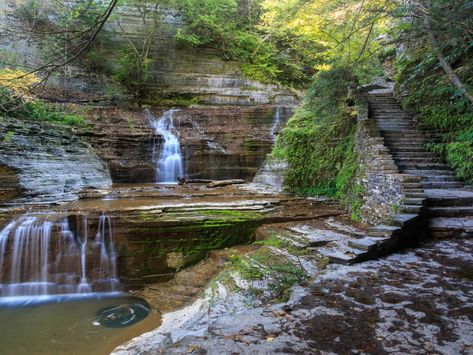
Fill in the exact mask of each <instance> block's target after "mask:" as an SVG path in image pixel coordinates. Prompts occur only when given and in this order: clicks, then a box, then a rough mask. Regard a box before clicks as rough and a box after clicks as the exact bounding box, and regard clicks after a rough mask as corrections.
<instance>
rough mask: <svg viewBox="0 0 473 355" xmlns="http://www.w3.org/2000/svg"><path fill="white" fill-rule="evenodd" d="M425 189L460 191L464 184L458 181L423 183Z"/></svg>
mask: <svg viewBox="0 0 473 355" xmlns="http://www.w3.org/2000/svg"><path fill="white" fill-rule="evenodd" d="M422 186H423V187H424V189H460V188H462V187H463V184H462V183H460V182H456V181H433V182H422Z"/></svg>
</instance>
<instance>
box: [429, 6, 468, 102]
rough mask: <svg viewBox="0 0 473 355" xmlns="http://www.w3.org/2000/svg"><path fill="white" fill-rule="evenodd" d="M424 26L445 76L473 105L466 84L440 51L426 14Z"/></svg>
mask: <svg viewBox="0 0 473 355" xmlns="http://www.w3.org/2000/svg"><path fill="white" fill-rule="evenodd" d="M424 25H425V29H426V31H427V35H428V37H429V40H430V42H431V44H432V47H433V48H434V50H435V52H436V55H437V59H438V60H439V62H440V65H441V66H442V68H443V70H444V71H445V74H447V77H448V79H449V80H450V82H451V83H452V84H453V85H454V86H455V87H456V88H457V89H458V90H460V92H461V93H462V95H463V96H464V97H465V98H466V99H467V100H468V101H470V103H472V104H473V96H472V95H471V94H470V93H469V92H468V90H467V88H466V86H465V84H463V82H462V81H461V80H460V78H459V77H458V76H457V74H455V71H454V70H453V68H452V67H451V66H450V64H449V63H448V62H447V59H445V57H444V55H443V53H442V51H441V50H440V48H439V46H438V42H437V39H436V38H435V35H434V32H433V30H432V26H431V25H430V20H429V15H427V14H425V15H424Z"/></svg>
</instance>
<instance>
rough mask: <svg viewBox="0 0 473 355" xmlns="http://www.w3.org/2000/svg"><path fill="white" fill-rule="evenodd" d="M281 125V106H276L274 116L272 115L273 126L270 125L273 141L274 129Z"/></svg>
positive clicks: (274, 136)
mask: <svg viewBox="0 0 473 355" xmlns="http://www.w3.org/2000/svg"><path fill="white" fill-rule="evenodd" d="M280 125H281V108H280V107H276V110H275V111H274V117H273V126H272V127H271V132H270V134H271V139H272V140H273V142H274V141H275V140H276V131H277V130H278V129H279V126H280Z"/></svg>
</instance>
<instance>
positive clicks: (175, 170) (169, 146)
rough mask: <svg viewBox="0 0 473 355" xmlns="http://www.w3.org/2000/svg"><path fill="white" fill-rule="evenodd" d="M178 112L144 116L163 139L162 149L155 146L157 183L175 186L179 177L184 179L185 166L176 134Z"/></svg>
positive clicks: (169, 111) (146, 111) (146, 113)
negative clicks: (175, 114)
mask: <svg viewBox="0 0 473 355" xmlns="http://www.w3.org/2000/svg"><path fill="white" fill-rule="evenodd" d="M176 111H178V110H168V111H165V112H164V113H163V114H162V116H161V117H159V118H156V117H154V116H153V115H152V114H151V112H150V111H149V110H147V109H146V110H145V112H144V114H145V117H146V119H147V120H148V121H149V123H150V126H151V127H152V128H153V129H154V133H155V134H156V135H159V136H161V137H163V143H162V144H161V147H160V148H161V149H159V146H158V145H157V144H156V141H155V142H154V144H153V161H154V162H155V163H156V165H157V168H156V182H158V183H164V184H175V183H177V179H178V178H179V177H184V167H183V166H184V164H183V159H182V154H181V146H180V143H179V138H178V135H177V134H176V133H175V132H174V130H175V128H174V113H175V112H176Z"/></svg>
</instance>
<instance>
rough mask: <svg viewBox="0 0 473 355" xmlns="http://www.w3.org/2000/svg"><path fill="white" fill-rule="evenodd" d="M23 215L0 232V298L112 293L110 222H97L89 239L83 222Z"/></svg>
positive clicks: (102, 218) (115, 281) (114, 287)
mask: <svg viewBox="0 0 473 355" xmlns="http://www.w3.org/2000/svg"><path fill="white" fill-rule="evenodd" d="M48 217H49V216H48V215H25V216H22V217H20V218H18V219H16V220H14V221H12V222H10V223H9V224H8V225H7V226H6V227H5V228H4V229H3V230H2V231H0V296H2V297H7V296H39V295H56V294H75V293H90V292H102V291H103V292H107V291H117V290H118V287H119V282H118V279H117V271H116V258H117V255H116V252H115V245H114V240H113V232H112V223H111V220H110V217H108V216H107V215H102V216H100V218H99V226H98V232H97V234H96V236H95V239H91V238H89V236H88V230H89V228H90V226H89V220H88V218H87V217H85V216H78V217H77V226H76V231H75V232H73V231H72V230H71V228H70V224H69V219H68V218H64V219H62V220H61V221H59V222H55V221H51V220H49V219H48Z"/></svg>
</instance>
